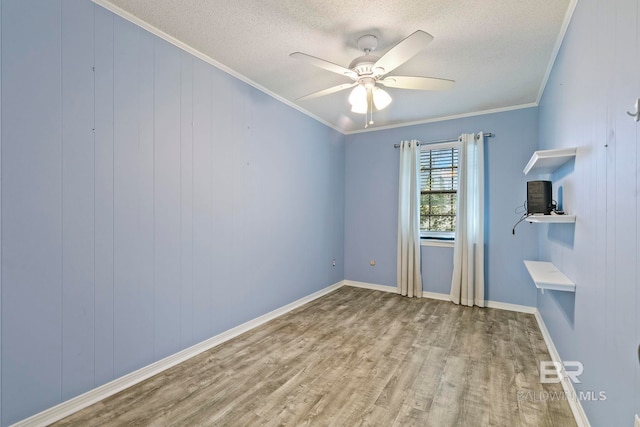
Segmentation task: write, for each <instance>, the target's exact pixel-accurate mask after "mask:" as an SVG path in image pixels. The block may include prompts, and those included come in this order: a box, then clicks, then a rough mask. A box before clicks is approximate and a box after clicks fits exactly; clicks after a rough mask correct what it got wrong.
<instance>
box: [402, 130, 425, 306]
mask: <svg viewBox="0 0 640 427" xmlns="http://www.w3.org/2000/svg"><path fill="white" fill-rule="evenodd" d="M419 182H420V147H419V145H418V141H416V140H412V141H402V142H401V143H400V185H399V191H398V291H399V293H400V294H401V295H405V296H408V297H418V298H419V297H422V276H421V274H420V184H419Z"/></svg>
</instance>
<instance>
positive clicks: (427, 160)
mask: <svg viewBox="0 0 640 427" xmlns="http://www.w3.org/2000/svg"><path fill="white" fill-rule="evenodd" d="M457 201H458V143H457V142H454V143H445V144H431V145H424V146H422V147H421V150H420V236H421V237H422V238H425V239H439V240H453V238H454V233H455V227H456V203H457Z"/></svg>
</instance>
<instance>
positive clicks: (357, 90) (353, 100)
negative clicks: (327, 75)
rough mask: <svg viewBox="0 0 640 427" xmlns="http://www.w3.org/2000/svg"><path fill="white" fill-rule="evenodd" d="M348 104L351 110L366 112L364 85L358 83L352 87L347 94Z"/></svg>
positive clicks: (359, 112)
mask: <svg viewBox="0 0 640 427" xmlns="http://www.w3.org/2000/svg"><path fill="white" fill-rule="evenodd" d="M349 104H351V111H352V112H354V113H358V114H366V113H367V89H365V87H364V86H362V85H358V86H356V87H354V88H353V90H352V91H351V94H350V95H349Z"/></svg>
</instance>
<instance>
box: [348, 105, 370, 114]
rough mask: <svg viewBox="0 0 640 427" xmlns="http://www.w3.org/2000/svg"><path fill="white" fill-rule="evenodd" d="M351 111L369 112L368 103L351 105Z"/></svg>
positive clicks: (357, 112)
mask: <svg viewBox="0 0 640 427" xmlns="http://www.w3.org/2000/svg"><path fill="white" fill-rule="evenodd" d="M351 112H352V113H356V114H367V103H366V102H365V103H364V104H354V105H352V106H351Z"/></svg>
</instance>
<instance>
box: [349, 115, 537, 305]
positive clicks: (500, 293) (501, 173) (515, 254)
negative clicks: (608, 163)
mask: <svg viewBox="0 0 640 427" xmlns="http://www.w3.org/2000/svg"><path fill="white" fill-rule="evenodd" d="M537 114H538V112H537V109H536V108H525V109H520V110H514V111H507V112H502V113H494V114H486V115H480V116H475V117H467V118H462V119H455V120H447V121H442V122H436V123H427V124H422V125H415V126H406V127H402V128H396V129H388V130H380V131H375V132H367V133H360V134H353V135H349V136H347V142H346V183H345V192H346V193H345V194H346V207H345V223H346V234H345V279H347V280H355V281H360V282H369V283H374V284H379V285H387V286H393V287H395V286H396V249H397V227H398V225H397V224H398V219H397V218H398V216H397V215H398V150H397V149H395V148H393V144H396V143H398V142H399V141H401V140H404V139H418V140H421V141H433V140H440V139H450V138H457V137H458V136H459V135H460V134H462V133H473V132H478V131H484V132H493V133H494V134H495V137H493V138H486V139H485V169H486V180H485V198H486V199H485V207H486V209H487V211H486V213H485V230H486V232H485V277H486V282H485V298H486V299H488V300H492V301H499V302H505V303H511V304H520V305H527V306H534V305H535V302H536V296H535V287H534V285H533V283H532V282H531V279H530V278H529V276H528V275H527V272H526V269H525V267H524V264H523V263H522V260H523V259H532V258H531V257H535V255H536V252H537V243H536V241H535V236H536V234H535V226H532V225H531V224H528V223H525V224H521V225H520V226H519V227H518V229H517V230H516V235H515V236H514V235H512V234H511V229H512V227H513V224H514V223H515V222H516V221H517V220H518V218H519V217H520V214H517V213H516V212H515V210H516V208H518V207H521V206H522V205H523V203H524V200H525V198H526V180H527V179H526V178H527V177H525V175H524V174H523V173H522V169H523V168H524V166H525V165H526V164H527V161H528V160H529V158H530V157H531V153H532V152H533V151H534V150H535V149H536V144H537V140H538V133H537V120H538V115H537ZM372 259H373V260H375V261H376V265H375V266H373V267H372V266H370V265H369V261H370V260H372ZM452 273H453V249H452V248H442V247H422V285H423V286H422V287H423V290H425V291H428V292H437V293H445V294H448V293H449V291H450V289H451V275H452Z"/></svg>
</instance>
